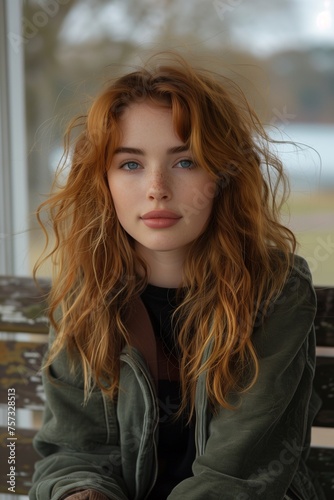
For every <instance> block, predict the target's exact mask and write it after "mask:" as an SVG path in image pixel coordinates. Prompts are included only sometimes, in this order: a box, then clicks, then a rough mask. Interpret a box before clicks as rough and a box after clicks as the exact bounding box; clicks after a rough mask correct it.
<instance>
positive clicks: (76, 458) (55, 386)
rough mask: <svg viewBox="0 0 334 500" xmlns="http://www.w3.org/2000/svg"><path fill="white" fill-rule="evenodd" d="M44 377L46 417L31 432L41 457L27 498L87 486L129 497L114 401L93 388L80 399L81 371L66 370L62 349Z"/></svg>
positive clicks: (119, 499)
mask: <svg viewBox="0 0 334 500" xmlns="http://www.w3.org/2000/svg"><path fill="white" fill-rule="evenodd" d="M43 383H44V389H45V395H46V405H45V412H44V421H43V425H42V428H41V429H40V430H39V431H38V433H37V435H36V436H35V438H34V446H35V449H36V450H37V451H38V452H39V454H40V455H42V457H43V458H42V460H40V461H39V462H37V464H36V467H35V474H34V477H33V486H32V488H31V490H30V492H29V498H30V500H48V499H52V500H58V499H61V498H66V497H67V496H68V495H70V494H71V492H72V493H73V494H74V491H78V490H88V489H91V490H94V491H96V492H99V493H102V494H104V495H106V497H107V498H110V499H114V500H127V493H126V487H125V485H124V482H123V480H122V478H121V475H120V464H121V458H120V449H119V446H118V442H119V436H118V426H117V423H116V415H115V408H114V404H113V402H112V401H107V400H106V399H105V398H104V397H103V395H102V393H101V391H94V392H93V393H92V395H91V397H90V398H89V400H88V402H87V404H85V405H84V404H83V401H84V391H83V382H82V376H81V374H80V372H78V373H77V374H76V375H73V376H71V375H70V370H69V365H68V360H67V356H66V354H65V353H64V352H63V353H62V354H61V356H59V357H58V358H57V360H56V361H55V362H54V363H53V364H52V366H51V368H49V369H47V370H46V371H44V372H43Z"/></svg>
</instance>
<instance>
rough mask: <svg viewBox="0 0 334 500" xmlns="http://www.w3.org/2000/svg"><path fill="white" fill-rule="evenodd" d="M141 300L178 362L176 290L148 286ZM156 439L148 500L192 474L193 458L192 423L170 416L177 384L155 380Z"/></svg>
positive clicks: (161, 497) (177, 401)
mask: <svg viewBox="0 0 334 500" xmlns="http://www.w3.org/2000/svg"><path fill="white" fill-rule="evenodd" d="M141 299H142V301H143V303H144V304H145V307H146V309H147V311H148V314H149V316H150V319H151V322H152V326H153V329H154V333H155V335H156V337H158V338H160V339H161V340H162V342H163V347H164V349H165V350H166V354H167V356H169V357H170V359H171V360H172V361H175V363H178V362H179V357H178V349H177V347H176V340H175V339H176V335H177V332H176V331H175V328H174V329H173V326H172V317H171V316H172V314H173V312H174V310H175V308H176V307H177V305H178V304H177V298H176V289H174V288H161V287H157V286H154V285H148V286H147V288H146V289H145V290H144V292H143V293H142V295H141ZM158 400H159V410H160V413H159V416H160V419H159V442H158V461H159V472H158V478H157V481H156V484H155V487H154V488H153V490H152V492H151V493H150V495H149V497H148V498H149V500H164V499H165V498H167V496H168V495H169V494H170V492H171V490H172V489H173V488H174V487H175V486H176V485H177V484H178V483H179V482H181V481H182V480H183V479H186V478H187V477H189V476H191V475H192V470H191V466H192V463H193V461H194V459H195V455H196V450H195V439H194V425H193V424H190V425H186V416H184V417H180V418H178V419H175V418H173V417H174V415H175V412H176V410H177V409H178V408H179V405H180V383H179V382H178V381H170V380H159V383H158Z"/></svg>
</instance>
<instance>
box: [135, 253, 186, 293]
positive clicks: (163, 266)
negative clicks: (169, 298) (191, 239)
mask: <svg viewBox="0 0 334 500" xmlns="http://www.w3.org/2000/svg"><path fill="white" fill-rule="evenodd" d="M137 252H138V254H139V255H140V257H141V258H142V259H143V260H144V261H145V262H146V264H147V270H148V282H149V283H150V284H151V285H155V286H160V287H163V288H178V287H180V286H181V285H182V273H183V263H184V253H183V252H182V253H180V251H166V252H163V251H152V250H149V249H147V248H145V247H138V248H137Z"/></svg>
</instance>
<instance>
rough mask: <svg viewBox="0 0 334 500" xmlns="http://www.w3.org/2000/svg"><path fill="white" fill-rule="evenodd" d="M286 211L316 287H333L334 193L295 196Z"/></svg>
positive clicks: (286, 219) (317, 192)
mask: <svg viewBox="0 0 334 500" xmlns="http://www.w3.org/2000/svg"><path fill="white" fill-rule="evenodd" d="M284 211H285V213H286V214H288V212H290V215H286V218H285V222H286V223H287V224H288V226H289V227H290V228H291V229H292V230H293V231H294V232H295V234H296V237H297V240H298V242H299V248H298V251H297V253H298V254H299V255H302V256H303V257H305V258H306V260H307V261H308V263H309V266H310V269H311V271H312V275H313V281H314V283H315V284H316V285H327V286H328V285H332V286H334V191H314V192H304V193H303V192H301V193H292V195H291V196H290V199H289V202H288V206H287V207H285V210H284Z"/></svg>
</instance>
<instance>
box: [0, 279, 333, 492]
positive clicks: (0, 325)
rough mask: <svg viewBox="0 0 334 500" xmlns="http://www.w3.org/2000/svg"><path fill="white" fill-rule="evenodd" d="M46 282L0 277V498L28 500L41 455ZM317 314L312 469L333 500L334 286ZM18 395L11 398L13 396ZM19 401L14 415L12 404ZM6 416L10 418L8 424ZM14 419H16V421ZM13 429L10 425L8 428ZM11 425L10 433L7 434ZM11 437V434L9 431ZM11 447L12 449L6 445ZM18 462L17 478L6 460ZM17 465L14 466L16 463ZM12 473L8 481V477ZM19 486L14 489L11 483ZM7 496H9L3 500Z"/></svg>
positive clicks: (322, 294) (320, 292)
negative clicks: (36, 445)
mask: <svg viewBox="0 0 334 500" xmlns="http://www.w3.org/2000/svg"><path fill="white" fill-rule="evenodd" d="M48 289H49V281H48V280H47V279H44V280H40V281H39V288H37V287H36V285H35V283H34V281H33V280H32V279H31V278H27V277H24V278H20V277H0V377H1V384H0V396H1V398H0V416H1V421H0V435H1V446H0V463H1V484H0V493H1V494H0V497H1V498H2V499H5V498H8V499H10V498H13V497H12V494H13V493H14V490H15V495H16V496H15V498H21V497H20V495H22V498H27V496H26V495H27V492H28V490H29V488H30V485H31V477H32V473H33V470H34V463H35V461H36V460H37V459H38V455H37V454H36V452H35V451H34V449H33V448H32V444H31V441H32V438H33V436H34V434H35V432H36V430H37V429H38V428H39V427H40V425H41V421H42V412H43V405H44V396H43V388H42V383H41V376H40V365H41V360H42V356H43V353H44V352H45V350H46V343H47V331H48V322H47V318H46V314H45V310H46V302H45V297H46V294H47V291H48ZM316 293H317V298H318V312H317V317H316V321H315V328H316V335H317V370H316V377H315V386H316V389H317V391H318V393H319V395H320V396H321V398H322V400H323V405H322V408H321V409H320V411H319V413H318V415H317V417H316V420H315V422H314V428H313V429H312V449H311V453H310V458H309V461H310V466H311V467H312V469H313V470H314V471H315V473H316V475H317V477H318V480H319V481H320V483H321V484H322V486H323V488H324V491H325V494H326V498H327V499H328V500H330V499H333V498H334V287H333V288H327V287H326V288H325V287H324V288H321V287H317V288H316ZM13 395H14V396H15V398H13V397H12V396H13ZM14 400H15V417H14V413H13V414H9V413H8V401H9V402H10V405H9V408H10V410H13V409H14V408H13V406H11V405H12V401H14ZM8 417H10V419H9V421H8ZM12 417H13V418H12ZM9 424H10V425H9ZM8 425H9V427H10V428H11V429H8ZM8 431H10V432H13V435H9V432H8ZM8 444H9V446H8ZM12 459H13V460H14V461H15V478H14V476H13V477H11V476H10V474H11V473H13V471H14V469H10V466H11V465H10V464H9V463H8V461H10V460H12ZM12 463H13V464H14V462H12ZM7 474H9V476H7ZM11 479H13V484H15V486H14V488H13V489H12V490H8V488H10V487H11V482H9V483H7V481H8V480H9V481H10V480H11ZM4 494H7V495H8V497H7V496H5V495H4Z"/></svg>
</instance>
